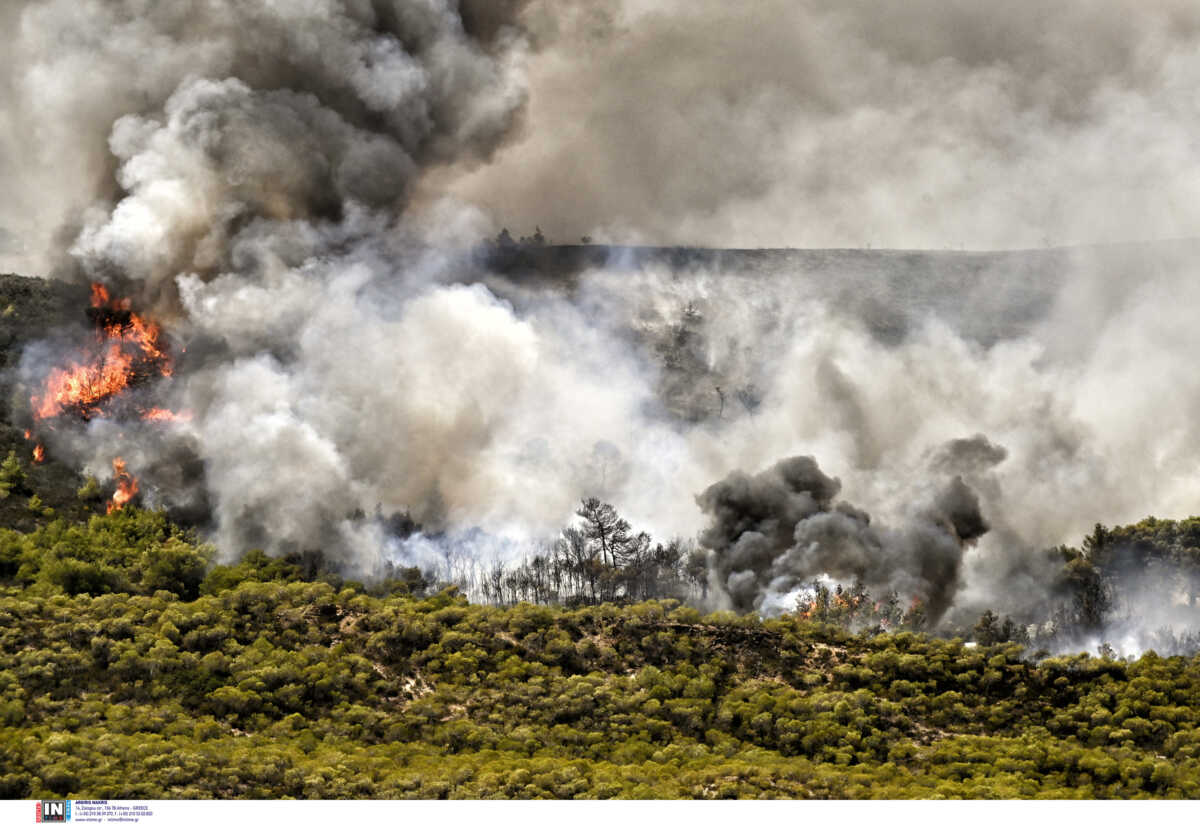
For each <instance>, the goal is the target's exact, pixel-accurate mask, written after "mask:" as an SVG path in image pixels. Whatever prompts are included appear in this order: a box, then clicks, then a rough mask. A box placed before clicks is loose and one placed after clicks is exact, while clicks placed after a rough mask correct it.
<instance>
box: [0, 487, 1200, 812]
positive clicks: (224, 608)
mask: <svg viewBox="0 0 1200 824" xmlns="http://www.w3.org/2000/svg"><path fill="white" fill-rule="evenodd" d="M0 575H2V576H3V579H4V581H5V585H4V588H3V589H2V590H0V661H2V666H0V723H2V724H3V726H2V727H0V795H3V796H4V797H8V798H14V797H36V796H45V795H70V796H85V797H101V798H119V797H152V798H155V797H164V798H189V797H190V798H208V797H220V798H234V797H237V798H281V797H306V798H364V797H382V798H509V797H512V798H610V797H619V798H647V797H654V798H662V797H666V798H909V797H923V798H940V797H947V798H951V797H972V798H1006V797H1050V798H1064V797H1066V798H1093V797H1098V798H1109V797H1122V798H1123V797H1176V798H1178V797H1196V796H1197V795H1200V662H1198V661H1197V660H1196V659H1184V658H1178V657H1175V658H1161V657H1159V656H1157V655H1155V654H1153V653H1148V654H1147V655H1145V656H1144V657H1142V658H1141V659H1140V660H1137V661H1132V662H1124V661H1120V660H1112V659H1106V658H1092V657H1089V656H1088V655H1086V654H1081V655H1078V656H1074V657H1067V658H1049V659H1046V660H1042V661H1040V662H1035V661H1033V660H1030V658H1029V657H1028V656H1027V655H1025V654H1023V653H1022V650H1021V649H1020V648H1019V647H1018V646H1016V645H1013V644H1003V645H990V646H987V645H983V646H974V645H968V644H964V643H963V642H962V641H960V640H938V639H933V638H929V637H925V636H922V635H915V634H912V633H894V634H882V635H875V636H873V637H872V636H871V635H870V634H863V635H851V634H848V633H846V632H844V631H842V630H840V629H838V628H836V627H833V626H830V625H828V624H822V623H818V622H815V621H807V620H804V619H802V618H799V617H797V616H794V615H793V616H785V617H783V618H780V619H778V620H771V621H760V620H759V619H758V618H756V617H753V616H746V617H736V616H734V615H731V614H715V615H709V616H702V615H700V614H699V613H697V612H696V611H695V610H693V609H690V608H687V607H684V606H680V605H679V604H678V603H677V602H646V603H641V604H636V605H631V606H625V607H618V606H613V605H599V606H594V607H586V608H582V609H574V610H567V609H562V608H552V607H534V606H530V605H527V604H520V605H516V606H511V607H488V606H474V605H469V604H467V603H466V602H465V601H464V600H463V599H462V598H460V597H457V596H456V595H455V594H454V592H453V591H446V592H441V593H439V594H437V595H434V596H432V597H426V598H420V597H415V596H416V595H418V594H419V593H420V591H421V585H422V582H421V581H420V580H419V579H418V578H413V577H409V579H408V580H407V582H404V581H399V580H397V581H392V582H391V583H390V584H389V585H388V586H387V587H385V588H384V589H375V590H366V589H364V588H363V587H362V586H361V585H358V584H354V583H348V582H344V581H341V580H339V579H337V578H333V577H329V576H324V577H322V576H321V575H320V574H318V572H317V570H315V569H312V568H305V566H304V565H303V564H301V563H299V562H297V561H287V560H275V561H271V560H268V559H267V558H265V557H264V556H261V555H257V554H256V555H252V556H250V557H248V558H246V559H245V560H244V561H242V562H241V563H240V564H238V565H236V566H222V565H217V566H211V567H210V554H209V550H206V549H204V548H203V547H199V546H196V545H195V544H193V543H192V542H191V541H190V540H189V539H188V536H187V535H186V534H184V533H181V532H179V531H178V530H177V529H174V528H172V527H171V526H170V525H169V523H168V522H167V521H166V520H165V519H164V518H163V516H162V515H159V514H154V513H149V512H144V511H139V510H125V511H120V512H117V513H115V514H113V515H109V516H97V517H95V518H93V519H92V520H91V521H90V522H89V523H88V524H87V525H86V526H69V525H67V524H66V523H63V522H57V523H49V524H46V525H43V526H42V527H40V528H39V529H38V530H37V531H35V532H33V533H32V534H29V535H21V534H18V533H15V532H10V531H5V532H0Z"/></svg>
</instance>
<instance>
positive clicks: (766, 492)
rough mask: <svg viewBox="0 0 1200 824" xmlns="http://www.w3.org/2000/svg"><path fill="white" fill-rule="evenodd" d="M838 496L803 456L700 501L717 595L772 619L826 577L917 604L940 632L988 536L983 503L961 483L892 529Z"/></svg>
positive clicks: (712, 490) (726, 483)
mask: <svg viewBox="0 0 1200 824" xmlns="http://www.w3.org/2000/svg"><path fill="white" fill-rule="evenodd" d="M840 489H841V483H840V482H839V481H838V480H837V479H836V478H830V477H829V476H827V475H826V474H825V473H823V472H822V471H821V469H820V468H819V467H818V466H817V462H816V461H815V460H814V459H813V458H811V457H806V456H801V457H794V458H788V459H786V460H782V461H779V462H778V463H776V464H775V465H774V466H773V467H771V468H770V469H767V470H765V471H763V472H760V473H758V474H757V475H753V476H748V475H746V474H744V473H742V472H734V473H732V474H730V475H729V476H728V477H727V478H725V480H723V481H720V482H718V483H716V484H713V485H712V486H710V487H709V488H708V489H706V490H705V491H704V492H703V493H702V494H701V495H700V496H699V497H698V498H697V499H696V500H697V503H698V504H699V505H700V508H701V509H702V510H704V512H705V513H707V514H708V516H709V518H710V523H709V526H708V528H707V529H706V530H705V531H704V532H702V533H701V535H700V543H701V545H702V546H704V547H706V548H708V549H709V550H710V551H711V552H712V568H713V571H714V574H715V576H716V583H717V585H718V594H721V593H723V594H725V595H726V596H727V597H728V598H729V602H730V605H731V606H733V608H735V609H738V610H741V611H749V610H752V609H755V610H763V609H766V610H768V611H769V610H771V609H772V608H777V607H778V605H779V604H781V603H786V602H787V599H788V596H790V595H794V594H795V593H796V592H797V591H799V590H801V589H803V588H804V587H806V586H807V585H808V584H810V583H811V582H812V581H813V580H815V579H817V578H821V577H827V578H832V579H834V580H837V581H841V582H844V583H846V584H854V583H862V584H865V585H866V586H867V587H869V588H870V589H872V590H874V591H876V592H881V593H886V592H896V593H898V594H899V595H900V596H902V597H906V598H919V599H921V600H922V601H923V602H925V604H926V605H927V606H926V611H927V614H928V616H929V618H930V620H931V621H933V622H935V623H936V622H937V621H938V620H939V619H940V618H941V617H942V615H943V614H944V613H945V611H946V609H947V608H948V607H949V606H950V604H951V602H952V601H953V600H954V596H955V593H956V592H957V590H958V586H959V582H960V574H961V569H962V557H963V550H964V548H965V546H966V545H967V544H968V543H970V542H973V541H975V540H976V539H977V538H979V537H980V536H982V535H983V534H985V533H986V532H987V531H988V523H987V521H986V520H985V519H984V517H983V515H982V513H981V512H980V504H979V499H978V497H977V496H976V495H975V493H974V492H973V491H972V490H971V488H970V487H968V486H967V485H966V484H965V483H963V480H962V479H961V478H959V477H955V478H954V479H953V480H952V481H950V483H949V484H947V485H946V486H945V487H944V488H943V489H941V490H939V491H938V492H937V493H936V494H935V495H934V496H933V498H932V499H931V500H929V501H928V502H926V503H923V504H921V505H918V506H915V507H913V509H912V512H911V515H910V518H909V522H908V523H907V524H905V525H904V526H902V527H900V528H891V529H889V528H883V527H879V526H876V525H872V523H871V517H870V515H868V514H867V513H866V512H864V511H863V510H861V509H858V508H857V507H855V506H853V505H852V504H848V503H845V502H839V503H836V504H835V503H834V498H835V497H836V496H837V494H838V492H839V490H840Z"/></svg>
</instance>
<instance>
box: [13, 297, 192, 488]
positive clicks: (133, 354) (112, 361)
mask: <svg viewBox="0 0 1200 824" xmlns="http://www.w3.org/2000/svg"><path fill="white" fill-rule="evenodd" d="M89 315H90V317H91V318H92V320H93V323H94V325H95V337H94V339H93V341H92V342H91V343H89V344H88V345H86V346H84V347H81V348H80V350H79V351H78V352H77V353H76V355H75V356H74V357H73V358H71V359H70V362H69V363H68V364H67V365H66V366H62V367H57V368H55V369H52V370H51V371H50V373H49V375H47V376H46V378H45V380H44V382H43V383H42V386H41V389H40V391H39V392H37V393H36V394H34V395H33V396H32V397H31V398H30V407H31V412H32V415H33V420H34V423H35V425H38V426H46V427H49V428H53V426H54V422H55V421H56V420H60V419H76V420H82V421H89V420H91V419H93V418H95V417H103V416H107V415H114V416H121V417H124V416H126V415H133V416H136V417H138V418H140V419H142V420H145V421H152V422H160V423H171V422H179V421H185V420H188V418H189V416H188V415H187V413H186V412H185V413H179V412H174V411H172V410H169V409H163V408H160V407H148V406H143V405H141V404H140V403H139V402H138V400H137V399H136V398H131V396H129V395H127V394H126V393H127V392H128V390H130V389H133V388H135V387H137V386H140V385H142V384H145V383H146V382H148V381H151V380H155V379H160V378H169V377H170V376H171V375H172V373H173V372H174V360H173V358H172V357H171V354H170V351H169V349H168V347H167V344H166V341H165V339H164V337H163V334H162V328H161V327H160V326H159V325H158V324H157V323H155V322H154V321H152V320H149V319H148V318H146V317H144V316H142V315H139V314H138V313H136V312H134V311H133V309H132V303H131V301H130V300H129V299H128V298H116V297H112V296H111V295H110V294H109V291H108V289H107V288H106V287H105V286H104V285H102V284H99V283H93V284H92V292H91V307H90V309H89ZM119 398H122V399H123V398H130V400H129V401H128V403H122V405H120V406H119V407H118V406H117V403H116V402H117V399H119ZM26 438H27V439H31V440H35V439H34V438H33V434H32V432H28V431H27V432H26ZM44 459H45V447H44V446H43V445H42V443H41V441H40V440H37V441H36V446H35V447H34V460H35V462H38V463H40V462H41V461H43V460H44ZM113 479H114V481H115V482H116V484H117V490H116V492H114V493H113V496H112V500H111V501H110V502H109V505H108V511H109V512H112V511H114V510H117V509H121V508H122V507H123V506H125V505H126V504H127V503H129V501H131V500H132V499H133V498H134V496H135V495H136V494H137V492H138V481H137V478H135V477H134V476H133V475H132V474H131V473H130V472H129V470H128V468H127V467H126V464H125V461H124V460H123V459H121V458H116V459H114V460H113Z"/></svg>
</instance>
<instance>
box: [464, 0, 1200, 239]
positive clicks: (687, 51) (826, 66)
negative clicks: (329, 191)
mask: <svg viewBox="0 0 1200 824" xmlns="http://www.w3.org/2000/svg"><path fill="white" fill-rule="evenodd" d="M526 18H527V19H528V21H529V26H530V29H531V31H532V32H533V35H534V36H535V37H536V38H537V39H538V42H539V43H540V44H541V46H542V51H541V52H540V53H539V55H538V57H537V59H536V60H534V61H533V62H532V63H531V64H530V68H529V77H530V90H531V106H530V110H529V128H528V130H527V135H528V137H527V138H526V139H525V140H523V141H521V142H520V143H518V144H515V145H514V146H512V147H511V148H510V149H507V150H506V151H505V152H504V153H502V154H501V155H500V157H499V158H498V162H497V163H494V164H491V165H488V166H485V167H478V168H476V169H475V170H474V172H473V173H471V174H468V175H466V176H462V175H454V176H447V178H446V179H445V182H446V184H447V185H449V186H451V188H452V190H453V191H455V192H457V193H458V194H460V195H461V196H463V197H465V198H469V199H471V200H473V201H475V202H479V203H483V204H486V205H487V206H488V207H489V208H490V209H492V210H493V211H494V212H495V213H496V214H497V215H500V216H502V219H503V220H505V221H508V222H509V223H510V224H512V223H515V224H518V225H521V226H524V225H529V226H532V225H533V224H534V223H535V222H536V223H540V224H541V225H542V227H543V228H544V229H545V230H546V231H547V232H549V233H550V234H551V235H552V236H557V237H567V238H572V239H574V238H578V237H579V236H581V235H592V236H594V237H597V238H603V239H610V238H613V239H617V240H627V239H629V238H635V239H637V238H644V239H646V240H648V241H649V242H654V243H679V244H686V245H708V246H722V247H732V246H738V247H745V246H750V247H785V246H798V247H818V248H827V247H859V248H861V247H863V246H865V245H868V244H870V245H874V246H875V247H877V248H878V247H882V248H887V247H891V248H937V249H943V248H959V247H960V246H961V245H964V244H965V245H966V247H967V248H1040V247H1043V246H1045V245H1046V244H1047V243H1049V244H1054V245H1063V244H1076V243H1094V242H1101V241H1108V240H1147V239H1157V238H1163V237H1178V236H1190V235H1191V234H1193V233H1194V232H1195V227H1196V225H1197V221H1198V219H1200V207H1198V206H1197V204H1200V198H1198V197H1197V194H1198V185H1200V184H1198V181H1197V179H1196V176H1195V175H1192V174H1190V173H1187V172H1186V171H1185V170H1188V169H1193V168H1195V167H1196V165H1197V161H1198V160H1200V148H1198V147H1197V146H1196V144H1195V142H1194V141H1193V140H1192V138H1191V136H1192V135H1193V134H1195V133H1196V132H1197V130H1198V129H1200V112H1198V111H1197V109H1196V107H1195V106H1194V105H1193V104H1192V98H1191V95H1190V93H1189V92H1188V90H1189V89H1191V88H1194V87H1195V85H1196V82H1197V79H1198V78H1200V48H1198V46H1200V8H1198V7H1197V5H1196V4H1195V3H1193V2H1190V0H1158V2H1154V3H1139V2H1136V0H1099V1H1098V2H1096V1H1094V0H1068V1H1067V2H1058V3H1053V4H1047V3H1045V2H1041V0H1014V2H1007V3H987V2H975V1H974V0H954V1H953V2H946V1H945V0H916V2H905V3H883V4H881V3H878V2H875V0H757V1H756V2H755V3H753V4H751V5H749V6H747V5H746V4H738V5H731V4H729V3H726V2H721V0H655V2H647V0H582V1H581V0H575V1H574V2H571V1H570V0H566V1H564V0H543V2H537V3H534V4H532V5H531V6H530V8H529V10H528V11H527V13H526Z"/></svg>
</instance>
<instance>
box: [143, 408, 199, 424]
mask: <svg viewBox="0 0 1200 824" xmlns="http://www.w3.org/2000/svg"><path fill="white" fill-rule="evenodd" d="M191 419H192V413H191V412H187V411H184V412H175V411H172V410H170V409H162V408H160V407H155V408H154V409H147V410H146V411H145V412H143V413H142V420H144V421H157V422H159V423H186V422H187V421H190V420H191Z"/></svg>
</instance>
